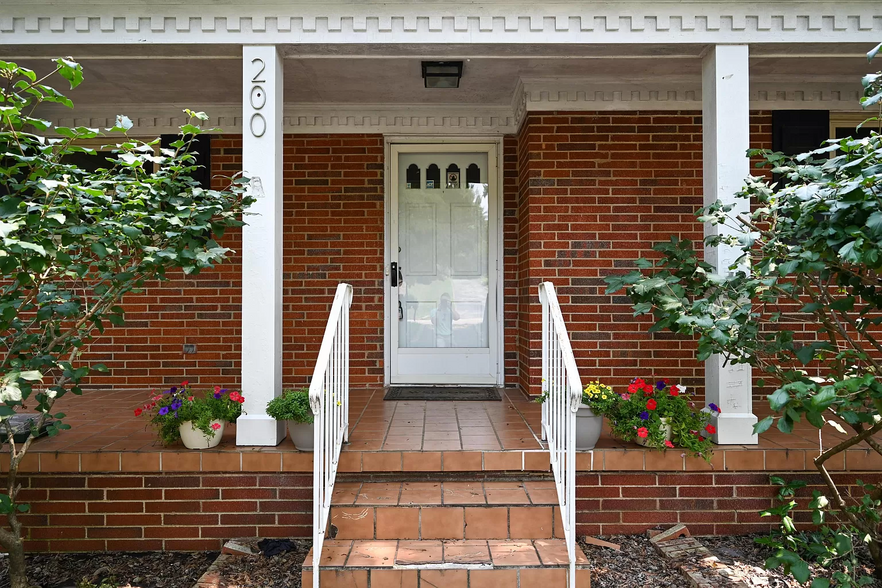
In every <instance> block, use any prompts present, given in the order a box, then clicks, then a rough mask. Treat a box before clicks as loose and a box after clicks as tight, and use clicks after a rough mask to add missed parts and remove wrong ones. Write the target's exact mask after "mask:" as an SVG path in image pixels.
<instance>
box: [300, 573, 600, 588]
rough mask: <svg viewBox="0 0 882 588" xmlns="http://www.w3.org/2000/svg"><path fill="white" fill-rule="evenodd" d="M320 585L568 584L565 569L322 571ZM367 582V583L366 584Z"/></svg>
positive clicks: (483, 587)
mask: <svg viewBox="0 0 882 588" xmlns="http://www.w3.org/2000/svg"><path fill="white" fill-rule="evenodd" d="M320 573H321V577H320V579H321V585H322V586H335V587H337V588H343V587H347V588H348V587H350V586H351V587H353V588H356V587H363V586H368V585H370V586H411V587H413V588H417V587H419V588H437V587H438V586H448V587H451V588H452V587H456V588H464V587H466V586H468V587H469V588H497V587H502V586H520V587H521V588H549V587H552V586H553V587H557V586H566V585H567V570H566V568H551V569H549V568H506V569H492V570H370V569H361V570H359V569H356V570H335V569H331V570H322V571H321V572H320ZM301 578H302V580H301V585H302V586H312V570H304V571H303V572H302V575H301ZM369 582H370V584H369ZM590 586H591V573H590V571H589V570H586V569H577V570H576V586H575V588H590Z"/></svg>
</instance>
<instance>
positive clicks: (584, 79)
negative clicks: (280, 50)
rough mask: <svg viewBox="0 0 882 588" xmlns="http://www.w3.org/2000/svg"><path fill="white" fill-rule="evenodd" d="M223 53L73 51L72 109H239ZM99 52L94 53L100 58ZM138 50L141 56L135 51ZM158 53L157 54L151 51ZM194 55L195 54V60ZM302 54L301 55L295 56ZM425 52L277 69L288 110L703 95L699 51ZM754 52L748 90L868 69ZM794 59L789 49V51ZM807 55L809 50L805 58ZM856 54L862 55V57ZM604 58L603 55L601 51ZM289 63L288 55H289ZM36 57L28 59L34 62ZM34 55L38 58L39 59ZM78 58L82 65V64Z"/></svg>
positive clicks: (815, 50) (818, 51)
mask: <svg viewBox="0 0 882 588" xmlns="http://www.w3.org/2000/svg"><path fill="white" fill-rule="evenodd" d="M225 47H227V46H216V47H211V49H213V50H212V51H211V52H207V51H205V49H209V48H207V47H188V48H187V49H188V51H186V52H183V53H178V54H177V55H170V54H157V53H167V49H168V47H160V46H153V47H151V48H150V49H151V50H149V51H147V52H143V51H142V52H141V53H140V54H139V53H136V52H135V51H134V50H133V49H132V48H128V47H121V48H120V49H119V51H118V52H116V54H114V52H112V51H110V52H109V51H107V49H108V48H107V47H101V48H92V49H91V50H90V48H87V47H79V48H77V49H78V50H77V51H70V52H69V53H71V54H73V55H74V57H76V58H78V59H80V60H81V62H82V64H83V66H84V68H85V70H86V81H87V83H84V84H83V85H82V86H80V87H79V88H77V89H76V90H74V91H72V92H70V96H71V97H72V98H73V99H74V101H75V102H76V103H77V104H79V105H92V104H95V105H97V104H108V105H110V104H136V103H139V104H144V103H146V104H150V103H158V104H164V103H174V104H188V105H195V106H198V105H200V104H230V105H238V104H241V97H242V89H241V88H242V62H241V47H236V48H235V49H236V52H229V53H228V52H227V51H226V50H225V49H224V48H225ZM67 49H74V48H71V47H56V48H55V51H54V52H51V53H47V50H46V48H45V47H41V48H40V50H39V51H37V50H35V49H34V48H30V49H29V48H21V47H20V48H17V49H16V50H14V51H12V53H20V55H12V56H9V57H5V58H7V59H11V58H15V59H18V60H19V62H20V63H22V64H23V65H27V66H28V67H32V68H33V69H35V70H37V71H38V72H44V71H48V70H49V69H50V67H51V63H50V62H48V61H47V60H45V59H44V58H42V57H43V56H47V55H49V54H51V55H53V56H58V55H65V54H68V52H67V51H66V50H67ZM99 49H100V50H99ZM140 49H142V50H143V48H140ZM158 49H162V50H163V51H156V50H158ZM196 49H199V50H200V51H196V52H195V54H194V50H196ZM300 49H301V50H302V49H303V48H300ZM374 49H376V48H374ZM439 49H441V48H435V49H433V51H431V52H429V51H427V52H425V53H424V54H423V55H420V56H414V55H410V56H405V55H402V56H383V57H378V56H369V55H366V54H362V55H345V56H343V55H336V56H335V55H330V54H325V55H321V54H314V55H311V56H308V57H304V56H299V55H294V54H291V55H290V56H289V57H287V58H286V59H285V60H284V67H285V102H287V103H297V104H328V103H331V104H358V105H395V104H420V105H439V106H440V105H463V104H474V105H485V106H493V105H496V106H501V105H510V104H511V103H512V99H513V95H514V92H515V89H516V87H517V85H518V82H519V81H522V82H525V83H527V82H531V81H543V82H556V83H564V84H577V83H583V84H585V85H586V86H592V85H597V84H613V83H626V84H638V85H640V84H642V85H646V86H650V85H652V84H658V83H660V82H666V83H685V84H692V85H696V86H698V85H700V76H701V59H700V56H699V55H700V50H701V47H698V46H696V47H690V46H686V47H685V49H686V50H685V51H684V46H678V47H677V48H676V49H677V50H678V51H677V52H674V51H673V47H671V48H665V47H657V48H654V49H653V53H649V52H647V51H646V49H647V48H645V47H643V48H641V47H631V48H629V49H628V50H627V51H624V50H620V51H619V53H618V54H608V55H579V51H578V50H574V51H573V53H572V54H571V55H568V56H562V55H547V56H538V55H529V54H524V53H522V54H521V55H517V56H514V55H482V54H481V52H480V51H476V48H475V47H471V48H470V52H469V53H460V54H453V53H450V52H449V51H443V50H441V51H439ZM751 49H752V53H751V55H752V58H751V64H750V66H751V83H752V84H753V83H774V82H779V83H787V84H791V85H793V84H800V83H820V82H823V83H834V84H846V85H857V84H858V80H859V78H860V76H862V75H863V74H864V73H865V72H866V71H867V63H866V60H865V58H863V54H862V53H860V52H859V51H857V47H843V46H837V47H836V48H835V52H834V51H833V49H834V48H831V47H827V46H822V47H812V48H805V47H804V48H803V49H802V50H801V51H798V52H794V53H792V54H788V53H785V52H781V49H783V47H781V46H776V47H774V50H775V52H774V53H773V52H772V48H769V47H757V48H753V47H752V48H751ZM788 49H789V50H792V48H788ZM809 49H811V50H809ZM861 49H866V48H865V47H863V46H862V47H861ZM607 52H609V49H607ZM289 53H291V52H290V51H289ZM32 54H33V55H32ZM37 55H40V56H41V57H38V56H37ZM80 56H84V57H80ZM439 57H443V58H451V57H457V58H461V59H463V60H465V62H466V63H465V67H464V73H463V78H462V83H461V86H460V88H459V89H452V90H437V89H426V88H424V87H423V81H422V79H421V76H420V61H421V60H422V59H424V58H427V59H432V58H435V59H437V58H439Z"/></svg>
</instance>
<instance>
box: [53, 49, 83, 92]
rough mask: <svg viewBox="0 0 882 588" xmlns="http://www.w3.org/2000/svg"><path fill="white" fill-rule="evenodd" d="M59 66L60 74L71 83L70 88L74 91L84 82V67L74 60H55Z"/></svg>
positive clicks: (68, 58)
mask: <svg viewBox="0 0 882 588" xmlns="http://www.w3.org/2000/svg"><path fill="white" fill-rule="evenodd" d="M53 61H55V63H56V65H57V66H58V73H59V74H61V77H63V78H64V79H66V80H67V81H68V82H70V88H71V90H73V89H74V88H76V87H77V86H79V85H80V84H81V83H82V82H83V66H81V65H80V64H79V63H77V62H76V61H74V60H73V59H72V58H70V57H67V58H59V59H54V60H53Z"/></svg>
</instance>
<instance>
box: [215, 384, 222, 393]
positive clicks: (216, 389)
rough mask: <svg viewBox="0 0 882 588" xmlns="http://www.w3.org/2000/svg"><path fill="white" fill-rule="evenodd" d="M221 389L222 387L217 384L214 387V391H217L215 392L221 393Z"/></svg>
mask: <svg viewBox="0 0 882 588" xmlns="http://www.w3.org/2000/svg"><path fill="white" fill-rule="evenodd" d="M220 391H221V387H220V386H215V387H214V393H215V394H220Z"/></svg>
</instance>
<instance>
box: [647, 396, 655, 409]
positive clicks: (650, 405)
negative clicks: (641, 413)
mask: <svg viewBox="0 0 882 588" xmlns="http://www.w3.org/2000/svg"><path fill="white" fill-rule="evenodd" d="M657 406H658V402H656V401H655V400H653V399H652V398H650V399H649V400H647V401H646V410H655V409H656V407H657Z"/></svg>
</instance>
